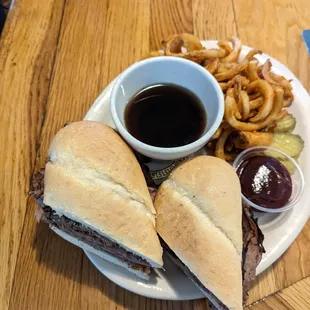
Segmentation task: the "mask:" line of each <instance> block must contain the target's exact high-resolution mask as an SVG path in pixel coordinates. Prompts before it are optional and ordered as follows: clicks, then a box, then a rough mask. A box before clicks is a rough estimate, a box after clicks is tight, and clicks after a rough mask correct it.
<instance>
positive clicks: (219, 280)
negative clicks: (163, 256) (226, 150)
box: [154, 156, 242, 310]
mask: <svg viewBox="0 0 310 310" xmlns="http://www.w3.org/2000/svg"><path fill="white" fill-rule="evenodd" d="M154 205H155V208H156V211H157V221H156V228H157V232H158V233H159V235H160V237H161V239H162V245H163V247H164V249H165V251H166V252H167V253H168V254H169V256H170V257H171V259H172V260H173V261H174V262H175V263H176V264H177V265H178V266H179V267H180V268H181V269H182V270H183V271H184V273H185V274H186V275H187V276H188V277H189V278H190V279H191V280H192V281H193V282H194V283H195V284H196V285H197V286H198V287H199V289H200V290H201V291H202V292H203V293H204V295H205V296H206V297H207V298H208V299H209V300H210V301H211V302H212V304H213V305H214V306H215V307H216V308H217V309H238V310H239V309H242V270H241V263H242V226H241V223H242V204H241V189H240V183H239V179H238V177H237V175H236V173H235V171H234V170H233V168H232V167H231V166H230V165H229V164H228V163H226V162H225V161H223V160H221V159H218V158H216V157H210V156H199V157H195V158H194V159H191V160H189V161H186V162H184V163H183V164H181V165H180V166H178V167H177V168H176V169H174V170H173V171H172V173H171V174H170V176H169V178H168V179H167V180H166V181H164V182H163V183H162V185H161V186H160V188H159V190H158V192H157V194H156V197H155V202H154Z"/></svg>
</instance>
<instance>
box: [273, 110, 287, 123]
mask: <svg viewBox="0 0 310 310" xmlns="http://www.w3.org/2000/svg"><path fill="white" fill-rule="evenodd" d="M287 114H288V112H287V110H282V111H280V113H279V114H278V115H277V116H276V118H275V121H279V120H280V119H282V118H283V117H284V116H286V115H287Z"/></svg>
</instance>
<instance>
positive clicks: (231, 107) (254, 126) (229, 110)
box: [224, 88, 284, 131]
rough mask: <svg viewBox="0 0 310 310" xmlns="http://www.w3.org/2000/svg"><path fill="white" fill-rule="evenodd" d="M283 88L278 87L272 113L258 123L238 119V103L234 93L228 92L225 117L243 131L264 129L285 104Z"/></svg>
mask: <svg viewBox="0 0 310 310" xmlns="http://www.w3.org/2000/svg"><path fill="white" fill-rule="evenodd" d="M283 93H284V92H283V89H282V88H277V89H276V90H275V103H274V105H273V108H272V111H271V113H270V114H269V115H268V116H267V117H266V119H264V120H262V121H260V122H257V123H248V122H241V121H238V120H237V119H236V117H235V106H236V105H237V103H236V101H235V98H234V96H233V94H231V93H230V92H228V93H227V94H226V99H225V114H224V119H225V121H227V122H228V123H229V125H230V126H231V127H233V128H235V129H237V130H243V131H255V130H259V129H262V128H264V127H266V126H268V125H270V124H271V123H272V122H273V121H274V120H275V119H276V117H277V115H278V114H279V113H280V111H281V109H282V106H283Z"/></svg>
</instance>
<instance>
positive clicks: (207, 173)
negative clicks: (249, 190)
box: [169, 156, 242, 254]
mask: <svg viewBox="0 0 310 310" xmlns="http://www.w3.org/2000/svg"><path fill="white" fill-rule="evenodd" d="M169 180H170V181H171V182H172V184H173V185H174V186H175V187H177V188H178V190H179V191H184V193H185V195H188V196H189V198H190V199H191V200H192V201H193V202H194V203H195V204H196V205H197V206H198V207H199V208H200V210H201V211H202V212H203V213H205V214H206V215H207V216H208V217H209V218H210V219H211V220H212V221H213V222H214V224H215V225H216V226H217V227H218V228H219V229H220V230H221V231H223V233H224V234H226V236H227V238H229V239H230V240H231V241H232V243H233V245H234V246H235V248H236V250H237V252H238V253H239V254H240V253H241V252H242V229H241V218H242V207H241V188H240V182H239V178H238V176H237V174H236V172H235V171H234V169H233V168H232V167H231V165H229V164H228V163H227V162H225V161H224V160H221V159H218V158H216V157H212V156H198V157H195V158H194V159H192V160H189V161H186V162H184V163H183V164H181V165H180V166H178V167H177V168H176V169H174V170H173V171H172V173H171V174H170V176H169Z"/></svg>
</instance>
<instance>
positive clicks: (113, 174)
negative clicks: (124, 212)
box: [49, 121, 155, 214]
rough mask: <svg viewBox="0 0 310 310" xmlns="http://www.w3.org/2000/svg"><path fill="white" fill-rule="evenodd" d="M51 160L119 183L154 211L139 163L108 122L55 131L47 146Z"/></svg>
mask: <svg viewBox="0 0 310 310" xmlns="http://www.w3.org/2000/svg"><path fill="white" fill-rule="evenodd" d="M49 157H50V159H51V162H53V163H55V164H58V165H63V166H66V165H67V164H69V165H70V164H75V163H73V161H75V162H76V164H77V165H79V162H80V163H81V164H82V165H85V167H86V168H87V169H88V170H89V173H92V172H93V173H98V174H100V177H101V178H105V179H107V180H110V181H111V182H113V183H115V184H119V185H121V186H122V187H123V189H124V190H127V191H128V192H130V193H131V194H132V195H134V196H135V199H137V200H140V201H141V202H143V204H144V205H145V207H146V208H147V209H148V210H150V212H151V213H152V214H155V209H154V207H153V203H152V200H151V197H150V194H149V192H148V189H147V186H146V182H145V179H144V177H143V173H142V170H141V167H140V165H139V163H138V161H137V159H136V157H135V155H134V154H133V152H132V150H131V149H130V148H129V147H128V145H127V144H126V143H125V142H124V141H123V140H122V138H121V137H120V136H119V135H118V134H117V133H116V132H115V131H114V130H113V129H112V128H111V127H109V126H107V125H105V124H104V123H101V122H92V121H80V122H76V123H72V124H70V125H68V126H66V127H64V128H62V129H61V130H59V132H58V133H57V134H56V136H55V137H54V139H53V140H52V142H51V144H50V147H49Z"/></svg>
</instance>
